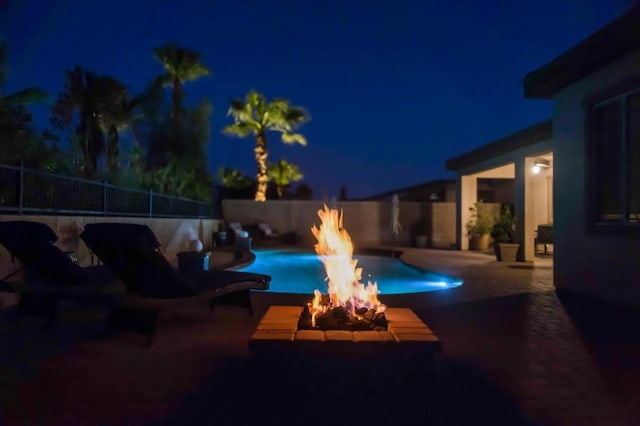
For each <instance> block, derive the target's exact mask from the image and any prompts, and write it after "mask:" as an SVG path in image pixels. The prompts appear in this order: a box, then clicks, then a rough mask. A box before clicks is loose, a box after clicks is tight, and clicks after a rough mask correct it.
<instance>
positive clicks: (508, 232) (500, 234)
mask: <svg viewBox="0 0 640 426" xmlns="http://www.w3.org/2000/svg"><path fill="white" fill-rule="evenodd" d="M515 229H516V219H515V218H514V217H513V213H512V212H511V209H510V208H509V206H503V207H502V211H501V213H500V216H499V217H498V219H496V221H495V223H494V224H493V226H492V227H491V238H493V248H494V250H495V252H496V259H497V260H499V261H505V262H515V261H516V257H517V255H518V250H519V248H520V244H518V243H515V242H514V239H513V233H514V231H515Z"/></svg>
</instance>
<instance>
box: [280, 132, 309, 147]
mask: <svg viewBox="0 0 640 426" xmlns="http://www.w3.org/2000/svg"><path fill="white" fill-rule="evenodd" d="M282 142H284V143H286V144H294V143H299V144H300V145H302V146H307V138H305V137H304V136H303V135H302V134H300V133H287V132H284V133H282Z"/></svg>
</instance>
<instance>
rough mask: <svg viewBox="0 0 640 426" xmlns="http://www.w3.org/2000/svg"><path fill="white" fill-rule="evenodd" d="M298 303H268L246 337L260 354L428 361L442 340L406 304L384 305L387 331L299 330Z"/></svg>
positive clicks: (299, 308)
mask: <svg viewBox="0 0 640 426" xmlns="http://www.w3.org/2000/svg"><path fill="white" fill-rule="evenodd" d="M302 310H303V308H302V307H298V306H270V307H269V309H268V310H267V312H266V313H265V315H264V317H263V318H262V320H261V321H260V323H259V324H258V326H257V327H256V330H255V332H254V333H253V335H252V336H251V340H250V341H249V350H250V351H251V352H252V353H254V354H256V355H260V356H264V355H268V356H275V357H288V356H291V355H301V356H304V357H314V358H315V357H323V358H324V357H339V358H341V359H342V358H357V359H375V358H380V357H384V358H388V357H389V356H393V357H396V356H398V357H401V358H407V357H409V358H411V359H414V360H416V359H417V360H424V361H430V360H431V359H432V356H433V355H434V354H436V353H440V352H441V351H442V342H440V339H439V338H438V337H437V336H436V335H435V334H434V333H433V332H432V331H431V329H429V327H428V326H427V325H426V324H425V323H424V322H423V321H422V320H421V319H420V318H419V317H418V316H417V315H416V314H415V313H414V312H413V311H412V310H411V309H407V308H387V309H386V310H385V316H386V318H387V322H388V327H387V330H386V331H346V330H327V331H322V330H298V320H299V319H300V315H301V314H302Z"/></svg>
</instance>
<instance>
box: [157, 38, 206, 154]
mask: <svg viewBox="0 0 640 426" xmlns="http://www.w3.org/2000/svg"><path fill="white" fill-rule="evenodd" d="M153 52H154V55H155V57H156V58H157V59H158V60H159V61H160V62H162V66H163V67H164V72H165V73H164V74H162V75H160V76H158V78H157V81H158V83H160V84H162V85H163V86H171V87H172V106H171V120H172V126H171V127H172V130H171V146H170V147H169V150H170V151H171V152H173V153H174V154H179V153H180V151H181V149H180V148H179V146H178V127H179V125H180V107H181V105H180V104H181V101H182V98H183V90H182V86H183V85H184V83H185V82H187V81H194V80H197V79H198V78H200V77H202V76H205V75H209V74H210V71H209V69H208V68H207V67H206V66H205V65H203V64H202V63H201V62H200V53H198V52H194V51H192V50H188V49H185V48H183V47H179V46H176V45H175V44H171V43H169V44H167V45H165V46H162V47H157V48H155V49H154V51H153Z"/></svg>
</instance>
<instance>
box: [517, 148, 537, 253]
mask: <svg viewBox="0 0 640 426" xmlns="http://www.w3.org/2000/svg"><path fill="white" fill-rule="evenodd" d="M534 160H535V159H534V158H533V157H524V158H519V159H518V161H516V163H515V165H516V173H515V181H514V191H515V194H514V204H515V206H514V209H515V218H516V221H517V222H516V223H517V226H516V233H515V236H514V237H515V240H516V242H518V243H520V250H519V252H518V260H524V261H533V257H534V253H533V248H534V247H533V238H534V231H535V228H536V220H535V216H536V215H535V204H536V200H535V193H536V191H535V190H534V189H535V188H534V186H535V182H534V179H533V176H532V175H531V172H530V170H531V167H533V163H534Z"/></svg>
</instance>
